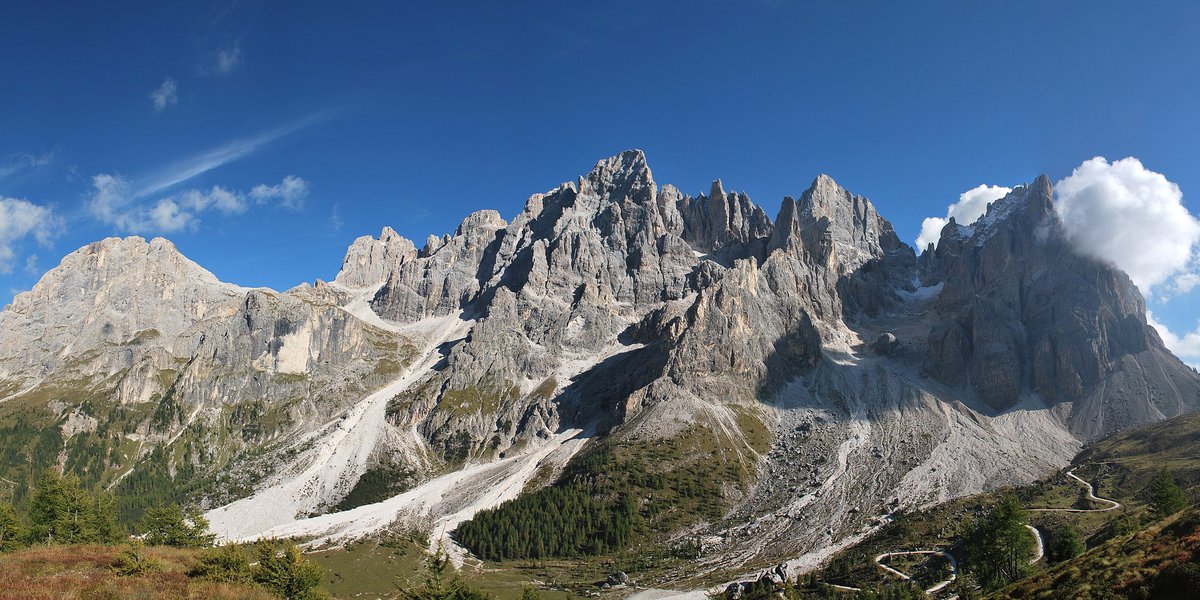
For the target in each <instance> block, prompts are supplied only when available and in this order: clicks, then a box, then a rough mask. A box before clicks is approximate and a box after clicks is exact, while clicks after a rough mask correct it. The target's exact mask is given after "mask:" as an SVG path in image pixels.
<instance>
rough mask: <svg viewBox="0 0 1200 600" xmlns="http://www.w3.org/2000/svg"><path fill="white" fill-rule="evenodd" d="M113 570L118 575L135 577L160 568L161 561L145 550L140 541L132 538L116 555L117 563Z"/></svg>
mask: <svg viewBox="0 0 1200 600" xmlns="http://www.w3.org/2000/svg"><path fill="white" fill-rule="evenodd" d="M113 570H114V571H116V572H117V574H118V575H122V576H125V577H135V576H139V575H145V574H147V573H152V572H155V571H161V570H162V563H160V562H159V561H158V559H156V558H154V557H152V556H150V554H149V553H147V552H146V546H145V544H143V543H142V542H141V541H138V540H134V541H133V542H132V543H131V544H130V545H129V546H128V547H126V548H125V549H124V550H122V551H121V553H120V554H118V555H117V563H116V564H115V565H113Z"/></svg>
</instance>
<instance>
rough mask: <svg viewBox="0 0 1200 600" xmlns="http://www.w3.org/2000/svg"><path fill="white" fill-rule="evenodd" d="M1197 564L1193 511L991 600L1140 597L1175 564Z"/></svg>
mask: <svg viewBox="0 0 1200 600" xmlns="http://www.w3.org/2000/svg"><path fill="white" fill-rule="evenodd" d="M1198 558H1200V511H1198V510H1197V509H1195V508H1193V509H1190V510H1187V511H1184V512H1182V513H1180V514H1177V515H1175V516H1174V517H1171V518H1168V519H1164V520H1162V521H1160V522H1158V523H1155V524H1153V525H1151V526H1149V527H1147V528H1146V529H1143V530H1141V531H1138V532H1136V533H1133V534H1130V535H1124V536H1120V537H1116V538H1113V539H1111V540H1109V541H1107V542H1105V543H1103V544H1101V545H1099V546H1097V547H1095V548H1092V549H1091V550H1089V551H1088V552H1087V553H1085V554H1083V555H1081V556H1078V557H1076V558H1075V559H1073V560H1070V561H1067V562H1064V563H1061V564H1059V565H1057V566H1055V567H1053V568H1050V569H1046V570H1044V571H1041V572H1039V573H1037V574H1035V575H1034V576H1032V577H1029V578H1026V579H1024V580H1022V581H1019V582H1017V583H1015V584H1013V585H1011V586H1009V587H1007V588H1005V589H1003V590H1000V591H999V592H997V593H996V594H994V595H993V596H992V597H993V598H1004V599H1008V598H1013V599H1016V598H1022V599H1031V600H1032V599H1038V600H1041V599H1046V600H1050V599H1057V598H1114V597H1115V598H1126V597H1137V596H1138V595H1139V593H1140V591H1141V590H1142V589H1145V588H1149V587H1150V586H1151V585H1152V583H1151V582H1153V580H1154V577H1155V576H1156V575H1158V573H1159V572H1160V571H1161V570H1162V569H1163V568H1164V567H1166V566H1167V565H1168V564H1170V563H1171V562H1173V561H1181V562H1187V561H1195V560H1197V559H1198ZM1197 593H1198V594H1200V590H1197Z"/></svg>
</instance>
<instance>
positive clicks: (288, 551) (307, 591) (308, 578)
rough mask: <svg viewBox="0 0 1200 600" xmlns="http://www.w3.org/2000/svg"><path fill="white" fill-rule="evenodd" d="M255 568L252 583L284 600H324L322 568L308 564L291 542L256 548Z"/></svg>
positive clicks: (264, 543)
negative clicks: (285, 599)
mask: <svg viewBox="0 0 1200 600" xmlns="http://www.w3.org/2000/svg"><path fill="white" fill-rule="evenodd" d="M255 549H256V551H257V554H258V566H257V567H256V568H255V569H254V571H253V579H254V582H255V583H257V584H259V585H261V586H263V587H265V588H267V589H268V590H270V591H271V592H273V593H275V594H278V595H280V596H282V597H284V598H287V600H315V599H318V598H324V597H325V594H324V593H323V592H321V590H320V589H319V586H320V585H321V576H322V572H321V568H320V567H318V566H316V565H314V564H312V563H311V562H308V560H306V559H305V558H304V556H303V555H302V554H301V553H300V549H299V548H297V547H296V544H294V543H292V542H282V543H281V542H279V541H277V540H264V541H261V542H258V543H256V544H255Z"/></svg>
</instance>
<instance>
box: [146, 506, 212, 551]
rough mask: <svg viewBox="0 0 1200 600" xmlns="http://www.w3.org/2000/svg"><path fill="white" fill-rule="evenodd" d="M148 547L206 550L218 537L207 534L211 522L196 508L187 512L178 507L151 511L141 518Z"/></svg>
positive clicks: (165, 507) (162, 507)
mask: <svg viewBox="0 0 1200 600" xmlns="http://www.w3.org/2000/svg"><path fill="white" fill-rule="evenodd" d="M141 530H142V531H143V532H144V533H145V535H146V537H145V540H146V543H147V544H150V545H152V546H174V547H176V548H207V547H209V546H212V544H213V540H214V539H216V536H215V535H213V534H211V533H209V532H208V520H207V519H205V518H204V515H203V513H201V512H200V511H199V510H196V509H195V508H188V509H187V510H186V511H185V510H184V509H183V508H181V507H180V506H179V505H178V504H171V505H168V506H161V507H151V508H148V509H146V513H145V515H143V516H142V523H141Z"/></svg>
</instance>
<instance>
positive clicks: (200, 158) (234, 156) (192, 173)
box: [133, 113, 325, 198]
mask: <svg viewBox="0 0 1200 600" xmlns="http://www.w3.org/2000/svg"><path fill="white" fill-rule="evenodd" d="M324 118H325V113H316V114H313V115H310V116H308V117H305V118H303V119H300V120H298V121H294V122H292V123H289V124H287V125H284V126H282V127H277V128H275V129H272V130H270V131H267V132H265V133H262V134H259V135H256V136H254V137H249V138H242V139H238V140H234V141H232V142H229V143H227V144H224V145H221V146H218V147H216V148H213V149H212V150H208V151H206V152H202V153H200V154H198V155H196V156H192V157H189V158H186V159H184V160H181V161H178V162H176V163H173V164H171V165H168V166H167V167H165V168H163V169H160V170H158V171H156V172H154V173H152V174H151V175H150V176H149V177H146V178H145V181H144V182H143V183H142V184H141V185H140V186H138V187H137V189H136V191H134V193H133V197H134V198H145V197H146V196H152V195H154V194H157V193H159V192H162V191H164V190H167V189H168V188H171V187H174V186H176V185H178V184H180V183H183V182H185V181H187V180H189V179H191V178H193V177H196V176H198V175H202V174H204V173H207V172H209V171H211V170H213V169H215V168H217V167H220V166H222V165H226V164H229V163H231V162H233V161H236V160H239V159H242V158H245V157H247V156H249V155H251V154H253V153H254V152H256V151H258V150H259V149H260V148H262V147H263V146H266V145H267V144H270V143H271V142H274V141H276V140H278V139H280V138H282V137H284V136H286V135H289V134H291V133H295V132H296V131H299V130H301V129H304V128H305V127H308V126H309V125H312V124H313V123H316V122H317V121H320V120H322V119H324Z"/></svg>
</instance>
